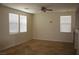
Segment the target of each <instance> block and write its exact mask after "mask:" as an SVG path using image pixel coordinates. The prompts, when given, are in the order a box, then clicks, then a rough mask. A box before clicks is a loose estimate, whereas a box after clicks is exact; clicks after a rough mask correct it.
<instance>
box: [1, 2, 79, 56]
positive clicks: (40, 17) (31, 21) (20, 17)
mask: <svg viewBox="0 0 79 59" xmlns="http://www.w3.org/2000/svg"><path fill="white" fill-rule="evenodd" d="M78 41H79V4H78V3H74V4H73V3H1V4H0V55H78V54H79V42H78Z"/></svg>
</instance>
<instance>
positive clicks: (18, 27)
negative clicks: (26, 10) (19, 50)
mask: <svg viewBox="0 0 79 59" xmlns="http://www.w3.org/2000/svg"><path fill="white" fill-rule="evenodd" d="M8 14H9V15H10V14H15V15H18V26H17V29H18V31H17V32H10V16H8V17H9V33H10V34H17V33H26V32H27V30H28V28H27V21H28V16H27V15H24V14H17V13H8ZM21 15H23V16H26V31H24V32H20V16H21Z"/></svg>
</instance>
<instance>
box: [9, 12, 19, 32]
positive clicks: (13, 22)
mask: <svg viewBox="0 0 79 59" xmlns="http://www.w3.org/2000/svg"><path fill="white" fill-rule="evenodd" d="M9 32H11V33H17V32H18V15H17V14H13V13H9Z"/></svg>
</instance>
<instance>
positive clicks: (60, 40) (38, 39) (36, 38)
mask: <svg viewBox="0 0 79 59" xmlns="http://www.w3.org/2000/svg"><path fill="white" fill-rule="evenodd" d="M33 39H36V40H46V41H59V42H68V43H73V42H72V41H63V40H51V39H49V40H48V39H39V38H33Z"/></svg>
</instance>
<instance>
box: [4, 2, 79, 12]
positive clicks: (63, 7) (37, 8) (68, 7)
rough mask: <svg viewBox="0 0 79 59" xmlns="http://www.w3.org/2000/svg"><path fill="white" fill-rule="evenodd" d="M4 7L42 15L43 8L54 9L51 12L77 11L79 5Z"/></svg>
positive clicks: (9, 4) (13, 5)
mask: <svg viewBox="0 0 79 59" xmlns="http://www.w3.org/2000/svg"><path fill="white" fill-rule="evenodd" d="M3 5H5V6H8V7H10V8H14V9H18V10H21V11H24V12H28V13H40V12H42V11H41V7H42V6H45V7H47V8H50V9H53V11H50V12H63V11H64V12H65V11H75V10H76V8H77V7H78V6H79V4H78V3H69V4H68V3H3ZM25 8H26V9H25Z"/></svg>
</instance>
